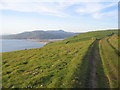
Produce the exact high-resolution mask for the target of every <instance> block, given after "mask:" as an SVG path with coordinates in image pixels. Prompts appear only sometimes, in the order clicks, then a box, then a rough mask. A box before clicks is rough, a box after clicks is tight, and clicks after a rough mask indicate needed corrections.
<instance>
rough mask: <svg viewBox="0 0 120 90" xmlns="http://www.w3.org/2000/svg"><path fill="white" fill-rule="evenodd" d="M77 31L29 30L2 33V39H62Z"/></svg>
mask: <svg viewBox="0 0 120 90" xmlns="http://www.w3.org/2000/svg"><path fill="white" fill-rule="evenodd" d="M76 34H78V33H72V32H65V31H63V30H57V31H43V30H37V31H31V32H23V33H19V34H11V35H3V36H2V38H3V39H64V38H68V37H71V36H74V35H76Z"/></svg>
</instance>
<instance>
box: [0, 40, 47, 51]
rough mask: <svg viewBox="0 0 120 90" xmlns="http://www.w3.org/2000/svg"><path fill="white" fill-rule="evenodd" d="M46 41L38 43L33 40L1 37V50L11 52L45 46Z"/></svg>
mask: <svg viewBox="0 0 120 90" xmlns="http://www.w3.org/2000/svg"><path fill="white" fill-rule="evenodd" d="M45 44H46V43H38V42H34V41H31V40H10V39H7V40H6V39H0V52H10V51H18V50H25V49H33V48H40V47H43V46H44V45H45Z"/></svg>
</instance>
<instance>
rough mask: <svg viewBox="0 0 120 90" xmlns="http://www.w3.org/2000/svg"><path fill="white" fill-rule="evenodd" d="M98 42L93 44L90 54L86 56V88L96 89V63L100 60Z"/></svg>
mask: <svg viewBox="0 0 120 90" xmlns="http://www.w3.org/2000/svg"><path fill="white" fill-rule="evenodd" d="M98 42H99V40H96V41H95V42H94V43H93V46H92V47H91V49H90V54H89V56H88V61H89V78H88V88H97V87H98V78H97V71H96V63H97V61H98V60H100V56H99V49H98V48H97V47H98V46H97V45H98Z"/></svg>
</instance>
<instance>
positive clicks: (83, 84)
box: [2, 30, 119, 88]
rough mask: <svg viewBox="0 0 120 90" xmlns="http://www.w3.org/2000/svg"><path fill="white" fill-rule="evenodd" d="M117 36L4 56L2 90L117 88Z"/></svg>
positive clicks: (99, 34) (101, 34) (85, 37)
mask: <svg viewBox="0 0 120 90" xmlns="http://www.w3.org/2000/svg"><path fill="white" fill-rule="evenodd" d="M115 34H116V35H117V34H118V31H117V30H107V31H95V32H88V33H82V34H79V35H76V36H73V37H70V38H67V39H65V40H62V41H57V42H54V43H48V44H47V45H45V46H44V47H42V48H36V49H29V50H21V51H13V52H6V53H2V64H3V65H2V67H3V68H2V70H3V72H2V74H3V77H2V79H3V81H2V84H3V86H2V87H3V88H87V87H98V88H109V87H110V88H113V87H115V88H116V87H118V81H119V80H118V76H117V75H118V72H119V71H118V57H119V55H118V54H117V53H116V50H118V48H117V47H116V45H117V44H118V43H117V40H118V38H115V39H113V37H114V35H115ZM115 37H116V36H115ZM100 39H101V40H100ZM112 46H113V47H114V48H113V47H112ZM106 47H107V48H106ZM111 53H112V54H113V55H112V57H111ZM94 62H95V63H94ZM94 64H95V65H94ZM91 72H93V73H91ZM94 76H95V77H94ZM91 81H92V83H91ZM95 82H96V83H97V84H96V85H95Z"/></svg>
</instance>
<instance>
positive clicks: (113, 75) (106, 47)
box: [100, 36, 120, 88]
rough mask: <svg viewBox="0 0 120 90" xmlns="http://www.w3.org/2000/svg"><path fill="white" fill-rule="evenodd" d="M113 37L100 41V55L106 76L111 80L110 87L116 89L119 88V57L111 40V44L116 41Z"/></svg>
mask: <svg viewBox="0 0 120 90" xmlns="http://www.w3.org/2000/svg"><path fill="white" fill-rule="evenodd" d="M112 37H113V36H112ZM112 37H107V38H104V39H102V40H101V41H100V55H101V58H102V62H103V66H104V71H105V74H106V76H107V78H108V80H109V84H110V87H111V88H116V87H118V81H119V79H118V72H119V71H118V58H119V55H118V54H117V53H116V50H115V48H113V47H112V46H111V44H110V43H109V39H110V40H111V42H114V39H111V38H112ZM115 41H116V39H115ZM115 46H117V45H115ZM111 55H112V56H111ZM119 82H120V81H119Z"/></svg>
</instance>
